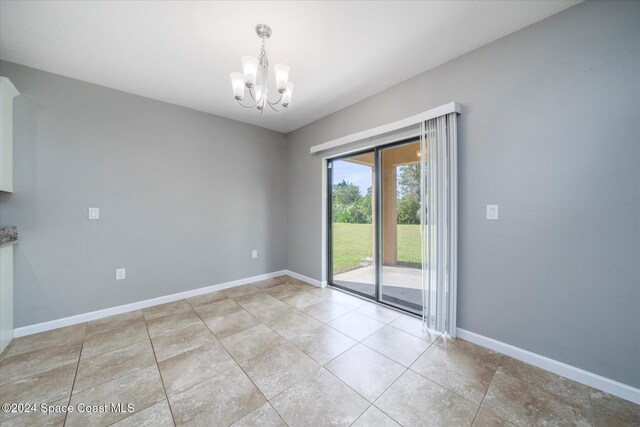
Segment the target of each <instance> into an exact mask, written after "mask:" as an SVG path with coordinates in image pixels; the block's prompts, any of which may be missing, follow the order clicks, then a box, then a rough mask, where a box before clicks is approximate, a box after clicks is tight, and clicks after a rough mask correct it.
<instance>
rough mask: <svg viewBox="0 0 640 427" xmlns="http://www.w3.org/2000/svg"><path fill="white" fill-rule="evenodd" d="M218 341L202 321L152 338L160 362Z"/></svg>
mask: <svg viewBox="0 0 640 427" xmlns="http://www.w3.org/2000/svg"><path fill="white" fill-rule="evenodd" d="M216 341H217V340H216V337H214V336H213V334H212V333H211V331H210V330H209V328H207V327H206V325H205V324H204V323H202V322H199V323H196V324H194V325H192V326H187V327H186V328H183V329H178V330H177V331H173V332H169V333H168V334H164V335H158V336H157V337H154V338H153V339H152V340H151V342H152V344H153V351H154V353H155V355H156V359H157V360H158V362H161V361H163V360H166V359H168V358H170V357H173V356H176V355H178V354H180V353H184V352H186V351H189V350H193V349H194V348H197V347H200V346H201V345H204V344H207V343H211V342H216Z"/></svg>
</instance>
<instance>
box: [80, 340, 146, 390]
mask: <svg viewBox="0 0 640 427" xmlns="http://www.w3.org/2000/svg"><path fill="white" fill-rule="evenodd" d="M155 364H156V359H155V357H154V356H153V349H152V348H151V343H150V342H149V341H145V342H142V343H139V344H134V345H132V346H129V347H125V348H121V349H118V350H114V351H111V352H109V353H104V354H100V355H98V356H93V357H88V358H82V359H80V364H79V365H78V373H77V374H76V381H75V384H74V386H73V393H74V394H78V393H79V392H81V391H83V390H87V389H89V388H91V387H95V386H97V385H98V384H102V383H105V382H107V381H111V380H114V379H116V378H118V377H122V376H125V375H127V374H130V373H131V372H134V371H137V370H140V369H144V368H148V367H151V366H155Z"/></svg>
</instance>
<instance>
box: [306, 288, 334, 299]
mask: <svg viewBox="0 0 640 427" xmlns="http://www.w3.org/2000/svg"><path fill="white" fill-rule="evenodd" d="M309 292H311V293H312V294H314V295H317V296H319V297H322V298H325V299H331V297H332V296H335V295H336V294H340V293H341V292H340V291H336V290H335V289H333V288H330V287H328V286H325V287H324V288H319V287H317V286H316V288H315V289H311V290H309Z"/></svg>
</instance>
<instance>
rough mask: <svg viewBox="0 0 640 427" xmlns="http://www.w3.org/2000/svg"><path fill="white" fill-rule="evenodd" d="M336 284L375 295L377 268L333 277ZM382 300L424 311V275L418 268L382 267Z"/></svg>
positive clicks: (358, 269) (356, 270)
mask: <svg viewBox="0 0 640 427" xmlns="http://www.w3.org/2000/svg"><path fill="white" fill-rule="evenodd" d="M333 281H334V283H335V284H337V285H340V286H345V287H347V288H349V289H352V290H354V291H356V292H361V293H363V294H367V295H371V296H374V295H375V282H376V270H375V266H373V265H369V266H367V267H361V268H356V269H354V270H351V271H347V272H345V273H340V274H337V275H335V276H334V277H333ZM382 283H383V286H382V300H383V301H384V302H389V303H392V304H399V305H402V306H406V307H409V308H411V309H413V310H416V311H421V310H422V273H421V271H420V269H418V268H412V267H403V266H397V265H396V266H383V267H382Z"/></svg>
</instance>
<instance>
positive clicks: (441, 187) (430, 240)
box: [420, 113, 458, 338]
mask: <svg viewBox="0 0 640 427" xmlns="http://www.w3.org/2000/svg"><path fill="white" fill-rule="evenodd" d="M456 119H457V114H456V113H451V114H446V115H443V116H440V117H436V118H434V119H431V120H427V121H425V122H423V123H422V128H421V132H420V138H421V150H420V151H421V157H420V167H421V174H420V176H421V183H420V184H421V185H420V189H421V194H420V196H421V197H420V198H421V206H422V215H420V218H421V233H422V289H423V293H422V298H423V304H422V305H423V307H424V309H423V314H422V316H423V322H424V325H425V326H426V327H428V328H429V329H434V330H436V331H439V332H442V333H446V334H448V335H449V336H451V337H453V338H455V336H456V299H457V298H456V289H457V250H458V249H457V240H458V235H457V230H458V208H457V200H458V191H457V187H458V181H457V173H458V168H457V131H456Z"/></svg>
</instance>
